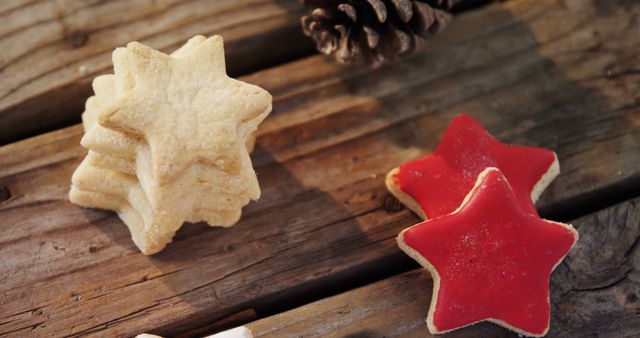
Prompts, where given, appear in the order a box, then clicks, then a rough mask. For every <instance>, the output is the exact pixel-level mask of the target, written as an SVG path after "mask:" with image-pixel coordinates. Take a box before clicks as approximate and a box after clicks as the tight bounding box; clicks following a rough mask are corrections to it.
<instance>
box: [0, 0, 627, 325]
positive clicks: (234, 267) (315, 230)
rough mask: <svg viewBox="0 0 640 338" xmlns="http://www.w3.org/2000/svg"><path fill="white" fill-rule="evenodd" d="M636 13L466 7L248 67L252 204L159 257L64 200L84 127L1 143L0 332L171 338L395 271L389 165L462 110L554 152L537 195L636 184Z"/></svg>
mask: <svg viewBox="0 0 640 338" xmlns="http://www.w3.org/2000/svg"><path fill="white" fill-rule="evenodd" d="M603 4H604V5H603ZM602 6H605V7H603V8H604V11H603V8H601V7H602ZM607 11H608V13H610V14H609V15H603V13H607ZM638 16H640V5H639V4H637V3H629V2H625V1H618V2H608V1H595V0H593V1H582V0H580V1H552V0H543V1H540V0H516V1H513V2H507V3H505V4H496V5H492V6H489V7H486V8H483V9H480V10H477V11H473V12H469V13H465V14H462V15H461V16H459V17H458V18H457V19H456V20H454V22H453V24H452V25H451V27H450V29H449V30H447V31H445V32H444V33H443V34H442V35H440V36H439V37H437V38H436V39H435V41H434V42H433V45H432V47H433V48H431V49H430V51H427V52H426V53H422V54H418V55H415V56H414V57H411V58H408V59H406V60H405V61H403V62H402V63H400V64H397V65H394V66H391V67H385V68H381V69H379V70H375V71H370V70H363V69H354V68H343V67H339V66H336V65H334V64H331V63H328V62H326V61H324V59H323V58H321V57H317V56H316V57H310V58H307V59H304V60H301V61H297V62H293V63H290V64H286V65H283V66H279V67H275V68H273V69H269V70H265V71H261V72H259V73H255V74H252V75H250V76H246V77H243V78H242V79H243V80H245V81H248V82H251V83H256V84H258V85H260V86H262V87H264V88H266V89H268V90H269V91H270V92H271V93H272V94H273V95H274V112H273V114H272V116H270V117H269V118H268V119H267V120H266V121H265V123H264V124H263V125H262V127H261V130H260V135H259V138H258V143H257V144H258V147H257V149H256V151H255V152H254V154H253V161H254V165H255V166H256V169H257V172H258V177H259V179H260V183H261V187H262V190H263V195H262V198H261V200H260V201H259V202H257V203H253V204H251V205H249V206H248V207H247V208H246V209H245V212H244V217H243V220H242V221H241V222H240V223H239V224H238V225H236V226H234V227H233V228H230V229H224V230H223V229H211V228H209V227H207V226H206V225H203V224H196V225H187V226H185V227H184V228H183V229H182V230H181V231H180V232H179V234H178V236H177V237H176V239H175V241H174V243H172V244H170V245H169V247H168V248H167V249H166V250H164V251H163V252H162V253H160V254H158V255H155V256H152V257H145V256H143V255H141V254H139V253H138V252H137V250H136V249H135V247H134V245H133V243H132V242H131V240H130V239H129V233H128V231H127V229H126V227H125V226H124V225H123V224H122V223H121V222H120V221H119V220H118V218H117V217H115V216H114V215H113V214H111V213H109V212H104V211H98V210H87V209H82V208H78V207H76V206H74V205H71V204H70V203H69V202H68V200H67V196H66V194H67V191H68V188H69V181H70V176H71V173H72V171H73V169H74V168H75V166H76V165H77V164H78V163H79V161H80V159H81V158H82V156H83V155H84V151H83V150H82V148H80V146H79V145H78V142H79V139H80V136H81V128H80V127H79V126H75V127H70V128H67V129H63V130H60V131H57V132H54V133H50V134H46V135H42V136H39V137H36V138H32V139H29V140H26V141H22V142H19V143H16V144H12V145H9V146H5V147H2V148H0V186H3V187H5V188H6V191H7V194H5V195H7V196H9V197H8V198H7V199H5V200H4V201H3V202H0V257H3V258H4V257H7V258H6V259H2V260H0V334H2V333H4V334H9V335H10V336H24V335H40V336H52V335H53V336H56V335H79V334H83V335H90V336H91V335H93V336H104V335H109V336H111V335H133V334H135V333H139V332H144V331H146V332H149V331H152V332H154V333H160V334H165V335H168V334H175V333H179V332H183V331H186V330H189V329H192V328H196V327H199V326H204V325H206V324H207V323H211V322H215V320H216V319H219V318H222V317H225V316H228V315H230V314H232V313H236V312H238V311H241V310H243V309H246V308H258V307H262V306H266V305H268V304H274V303H278V302H282V301H286V300H288V299H291V298H296V297H298V296H299V295H301V294H305V293H307V292H313V291H314V290H318V289H322V288H325V287H327V286H329V285H331V284H332V283H336V282H338V281H344V280H349V279H355V278H358V277H359V276H361V275H363V274H371V273H375V272H376V271H381V270H382V269H388V268H389V266H390V264H394V262H396V261H394V260H393V257H396V256H397V257H402V256H401V255H399V250H398V249H397V247H396V244H395V240H394V237H395V236H396V234H397V233H398V232H399V231H400V230H401V229H403V228H405V227H407V226H408V225H411V224H413V223H414V222H415V221H416V218H415V217H414V216H413V215H411V214H410V213H408V212H407V211H402V212H397V213H391V212H387V211H386V210H385V208H384V207H383V205H384V200H385V197H386V196H387V195H386V191H385V188H384V183H383V181H384V174H385V173H386V171H387V170H389V169H390V168H392V167H394V166H396V165H397V164H399V163H402V162H404V161H407V160H409V159H412V158H415V157H417V156H420V155H422V154H425V153H428V152H429V151H431V149H433V148H434V146H435V145H436V144H437V141H438V138H439V136H440V135H441V133H442V131H443V130H444V128H445V127H446V124H447V123H448V121H449V120H450V119H451V118H452V116H454V115H455V114H456V113H457V112H460V111H467V112H469V113H471V114H473V115H475V116H476V117H477V118H478V119H479V120H480V121H482V122H483V123H484V124H485V125H486V126H487V128H488V129H489V130H490V131H492V132H493V133H495V134H496V135H497V137H498V138H499V139H501V140H503V141H506V142H513V143H518V144H524V145H539V146H545V147H549V148H553V149H555V150H556V151H557V152H558V155H559V158H560V162H561V168H562V170H563V174H561V175H560V177H558V178H557V179H556V181H555V182H554V183H553V184H552V186H551V187H550V188H549V190H548V192H547V193H545V195H543V198H542V203H543V204H544V205H553V204H554V203H556V202H557V201H563V200H570V199H572V198H576V197H577V196H581V195H582V194H586V193H589V192H591V191H594V189H600V188H603V187H606V186H609V185H611V184H616V183H620V182H626V181H629V180H633V179H635V177H637V173H638V171H639V170H638V169H639V168H640V158H638V156H637V154H638V152H639V151H640V141H639V140H640V130H639V128H638V125H639V124H640V117H639V114H638V111H639V104H640V100H638V97H637V95H638V93H639V92H640V91H639V90H638V89H639V87H640V81H638V80H639V79H640V74H638V73H637V72H635V71H634V70H633V69H634V68H633V67H635V66H636V63H635V60H636V55H637V51H638V47H639V46H640V32H638V31H637V30H636V29H635V26H634V25H633V23H634V22H635V21H637V18H638ZM557 18H563V20H557ZM550 20H557V22H556V21H553V22H554V25H553V26H550V25H548V22H549V21H550ZM594 32H598V33H597V34H595V33H594ZM620 36H625V37H626V38H625V39H620V38H619V37H620ZM614 74H615V75H614ZM612 88H615V90H613V89H612ZM634 175H636V176H634Z"/></svg>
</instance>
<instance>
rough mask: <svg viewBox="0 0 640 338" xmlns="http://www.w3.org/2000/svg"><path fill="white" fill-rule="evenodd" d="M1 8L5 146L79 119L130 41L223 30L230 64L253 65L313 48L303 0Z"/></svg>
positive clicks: (50, 1)
mask: <svg viewBox="0 0 640 338" xmlns="http://www.w3.org/2000/svg"><path fill="white" fill-rule="evenodd" d="M3 5H4V8H0V50H1V51H2V52H0V144H3V143H6V142H8V141H11V140H16V139H19V138H21V137H22V138H24V137H25V135H32V134H33V133H35V132H41V131H43V130H52V129H55V128H56V127H59V126H61V125H64V124H65V123H66V124H67V125H68V124H69V123H70V121H79V118H80V113H81V112H82V109H83V107H84V100H85V98H86V97H87V96H88V95H89V93H90V90H91V87H90V81H91V80H92V79H93V77H95V76H96V75H98V74H102V73H108V72H111V71H112V68H111V67H112V66H111V52H113V50H114V49H115V48H116V47H119V46H123V45H125V44H126V43H128V42H129V41H134V40H137V41H140V42H142V43H144V44H148V45H149V46H151V47H153V48H156V49H160V50H163V51H167V52H169V51H172V50H174V49H176V48H177V47H178V46H180V45H181V44H182V43H184V42H185V41H186V40H187V39H188V38H190V37H191V36H193V35H197V34H202V35H213V34H219V35H222V36H223V37H224V39H225V47H226V54H227V58H228V64H227V66H228V70H229V72H230V73H232V74H239V73H247V72H251V71H255V70H257V69H262V68H265V67H267V66H272V65H274V64H277V63H281V62H284V61H288V60H292V59H295V58H298V57H300V56H302V55H307V54H309V53H311V52H312V51H313V46H312V43H311V41H309V40H308V39H306V38H305V37H304V36H303V35H302V32H301V30H300V28H299V15H300V13H302V11H303V10H304V9H303V8H302V6H300V5H299V4H298V2H297V1H296V0H242V1H238V0H215V1H209V0H192V1H176V0H160V1H156V0H153V1H152V0H141V1H125V0H118V1H100V0H90V1H78V0H41V1H25V2H23V3H22V4H20V3H16V4H9V3H6V4H5V3H4V2H3Z"/></svg>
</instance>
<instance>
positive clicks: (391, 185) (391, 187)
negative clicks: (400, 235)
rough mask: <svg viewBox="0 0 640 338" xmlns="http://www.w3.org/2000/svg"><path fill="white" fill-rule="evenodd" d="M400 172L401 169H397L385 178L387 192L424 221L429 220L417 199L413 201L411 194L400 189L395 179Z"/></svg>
mask: <svg viewBox="0 0 640 338" xmlns="http://www.w3.org/2000/svg"><path fill="white" fill-rule="evenodd" d="M399 172H400V167H395V168H393V169H391V170H390V171H389V172H388V173H387V176H386V178H385V184H386V186H387V190H388V191H389V192H390V193H391V195H393V196H394V197H395V198H397V199H398V200H399V201H400V203H402V204H403V205H404V206H406V207H407V208H409V210H411V211H413V212H414V213H415V214H417V215H418V216H419V217H420V218H421V219H422V220H427V219H428V218H427V215H426V214H425V212H424V210H422V207H420V204H418V202H417V201H416V200H415V199H413V197H411V196H410V195H409V194H407V193H405V192H404V191H402V189H400V187H399V186H398V184H396V179H395V177H396V175H397V174H398V173H399Z"/></svg>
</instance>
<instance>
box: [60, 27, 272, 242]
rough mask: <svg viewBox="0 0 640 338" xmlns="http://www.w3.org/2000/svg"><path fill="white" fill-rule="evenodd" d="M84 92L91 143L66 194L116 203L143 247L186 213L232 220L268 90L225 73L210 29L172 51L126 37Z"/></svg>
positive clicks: (248, 176) (246, 194)
mask: <svg viewBox="0 0 640 338" xmlns="http://www.w3.org/2000/svg"><path fill="white" fill-rule="evenodd" d="M113 63H114V74H110V75H103V76H99V77H97V78H96V79H95V80H94V81H93V89H94V91H95V96H92V97H90V98H89V99H88V100H87V102H86V107H85V112H84V114H83V125H84V129H85V135H84V137H83V138H82V141H81V144H82V146H83V147H85V148H86V149H88V150H89V152H88V154H87V157H86V158H85V159H84V160H83V161H82V163H81V164H80V166H79V167H78V168H77V169H76V171H75V173H74V174H73V178H72V186H71V191H70V193H69V198H70V200H71V201H72V202H73V203H76V204H79V205H82V206H85V207H92V208H101V209H109V210H114V211H116V212H117V213H118V215H119V216H120V218H121V219H122V220H123V221H124V223H126V224H127V226H128V227H129V229H130V231H131V234H132V237H133V240H134V242H135V244H136V245H137V246H138V248H140V250H141V251H142V252H143V253H144V254H153V253H156V252H158V251H160V250H162V249H163V248H164V247H165V246H166V245H167V243H169V242H170V241H171V239H172V238H173V236H174V234H175V232H176V231H177V230H178V229H179V228H180V226H181V225H182V224H183V223H184V222H199V221H205V222H207V223H209V224H210V225H212V226H223V227H227V226H231V225H233V224H234V223H236V222H237V221H238V220H239V218H240V215H241V209H242V207H243V206H245V205H246V204H247V203H249V201H250V200H256V199H257V198H258V197H259V196H260V188H259V185H258V180H257V177H256V174H255V172H254V170H253V167H252V164H251V159H250V157H249V152H250V151H251V150H252V148H253V144H254V141H255V136H254V134H255V131H256V129H257V127H258V125H259V124H260V123H261V122H262V121H263V120H264V119H265V117H266V116H267V115H268V114H269V113H270V111H271V95H269V93H268V92H267V91H265V90H263V89H261V88H259V87H257V86H254V85H250V84H247V83H244V82H241V81H238V80H234V79H231V78H229V77H228V76H227V75H226V71H225V61H224V48H223V43H222V39H221V38H220V37H218V36H214V37H211V38H208V39H207V38H205V37H203V36H196V37H194V38H192V39H190V40H189V41H188V42H187V43H186V44H185V45H184V46H182V47H181V48H180V49H178V50H177V51H175V52H174V53H173V54H171V55H167V54H163V53H161V52H158V51H156V50H153V49H151V48H149V47H146V46H144V45H142V44H140V43H137V42H132V43H130V44H128V45H127V47H126V48H118V49H116V50H115V52H114V53H113Z"/></svg>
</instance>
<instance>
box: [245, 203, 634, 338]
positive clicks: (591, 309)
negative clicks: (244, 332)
mask: <svg viewBox="0 0 640 338" xmlns="http://www.w3.org/2000/svg"><path fill="white" fill-rule="evenodd" d="M571 223H572V224H574V225H575V226H576V228H577V229H578V231H579V232H580V240H579V241H578V243H577V244H576V246H575V247H574V248H573V249H572V251H571V252H570V253H569V255H568V256H567V258H566V259H565V261H564V262H563V263H562V264H561V265H560V266H559V267H558V268H557V269H556V271H555V272H554V273H553V275H552V278H551V288H552V295H551V304H552V310H551V329H550V331H549V334H548V335H547V337H549V338H551V337H638V336H640V321H639V320H638V315H639V314H640V298H639V297H640V246H638V242H639V241H640V199H635V200H632V201H628V202H624V203H621V204H619V205H616V206H614V207H611V208H608V209H605V210H602V211H599V212H597V213H595V214H592V215H588V216H585V217H583V218H580V219H577V220H574V221H573V222H571ZM596 253H597V254H596ZM432 289H433V283H432V281H431V277H430V275H429V272H427V271H425V270H423V269H417V270H413V271H410V272H407V273H404V274H402V275H398V276H395V277H392V278H388V279H385V280H382V281H380V282H377V283H374V284H370V285H367V286H365V287H362V288H359V289H355V290H352V291H349V292H345V293H343V294H340V295H337V296H334V297H331V298H326V299H323V300H320V301H317V302H315V303H311V304H308V305H305V306H302V307H300V308H297V309H294V310H291V311H287V312H284V313H282V314H278V315H275V316H272V317H268V318H264V319H261V320H258V321H256V322H253V323H250V324H249V325H247V326H248V327H249V328H250V329H251V330H252V332H253V333H254V336H255V337H265V338H266V337H302V336H304V337H306V338H312V337H359V338H368V337H371V338H373V337H437V336H432V335H430V334H429V331H428V330H427V324H426V317H427V311H428V309H429V304H430V303H431V294H432ZM445 336H446V337H452V338H453V337H455V338H460V337H496V338H497V337H514V338H515V337H518V335H517V334H516V333H513V332H509V331H508V330H506V329H503V328H501V327H499V326H497V325H494V324H490V323H481V324H477V325H473V326H470V327H467V328H464V329H461V330H458V331H454V332H452V333H449V334H447V335H445Z"/></svg>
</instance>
